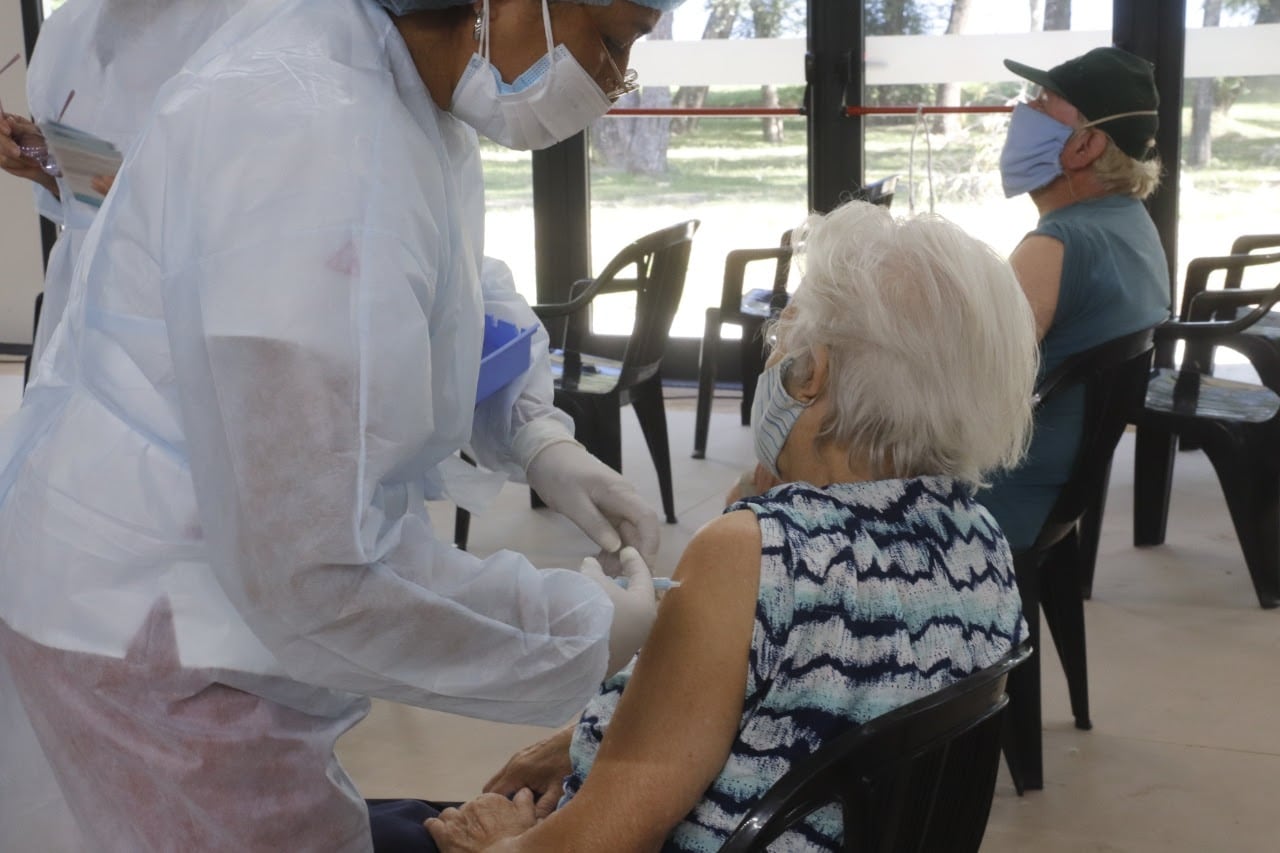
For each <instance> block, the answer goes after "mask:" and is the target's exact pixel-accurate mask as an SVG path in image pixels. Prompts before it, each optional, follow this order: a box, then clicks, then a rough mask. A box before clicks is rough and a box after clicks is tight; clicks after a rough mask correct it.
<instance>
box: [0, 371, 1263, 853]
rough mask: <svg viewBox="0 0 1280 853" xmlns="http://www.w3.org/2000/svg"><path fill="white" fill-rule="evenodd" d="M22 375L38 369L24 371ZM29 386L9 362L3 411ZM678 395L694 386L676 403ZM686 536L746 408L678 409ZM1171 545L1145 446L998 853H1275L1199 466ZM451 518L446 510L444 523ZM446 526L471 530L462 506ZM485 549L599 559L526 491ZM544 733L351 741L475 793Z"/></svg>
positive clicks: (1220, 554) (415, 728) (1051, 676)
mask: <svg viewBox="0 0 1280 853" xmlns="http://www.w3.org/2000/svg"><path fill="white" fill-rule="evenodd" d="M18 375H20V373H19V374H18ZM17 382H18V380H17V379H15V375H14V372H13V370H12V369H11V368H10V367H9V366H8V365H0V417H3V416H4V415H5V414H6V413H7V412H8V411H9V410H10V408H11V407H12V405H13V402H14V401H15V399H16V396H15V395H16V393H17ZM671 393H672V395H673V396H682V397H687V396H688V395H689V394H690V392H688V391H684V390H681V389H677V390H673V391H672V392H671ZM668 420H669V423H670V428H671V433H672V450H673V456H674V462H675V481H676V510H677V514H678V515H679V517H680V523H679V524H678V525H675V526H668V527H666V528H665V530H664V536H665V538H664V542H663V547H662V557H661V559H660V561H659V564H658V565H657V566H656V569H657V571H659V572H660V573H668V572H669V571H670V570H671V568H672V567H673V566H674V565H675V560H676V558H677V557H678V555H679V553H680V551H681V548H682V546H683V544H684V542H685V541H687V539H688V537H689V536H690V535H691V534H692V532H693V531H694V530H695V529H696V528H697V527H698V526H699V525H700V524H702V523H704V522H705V521H707V520H708V519H710V518H711V517H713V516H714V515H716V514H717V513H718V512H719V510H720V506H721V497H722V494H723V492H724V491H725V490H726V488H727V485H728V484H729V482H730V481H731V480H732V479H733V477H734V476H735V475H736V473H737V470H738V467H739V466H740V465H742V464H744V463H745V462H746V461H747V460H749V459H750V458H751V443H750V436H749V434H748V431H747V430H746V429H745V428H742V427H740V426H739V425H738V422H737V414H736V405H735V404H733V403H730V402H728V401H726V402H724V403H723V404H722V405H720V406H719V407H718V410H717V412H716V414H715V417H714V419H713V422H712V437H711V441H710V447H709V456H708V458H707V459H706V460H701V461H697V460H692V459H690V458H689V450H690V448H691V446H692V431H693V412H692V406H691V404H690V403H688V402H686V401H673V402H671V403H669V412H668ZM623 424H624V430H625V432H624V437H625V440H626V450H625V457H624V468H625V470H626V472H627V475H628V476H629V477H631V478H632V479H633V480H634V482H635V483H636V485H637V487H638V488H639V489H640V490H641V492H642V493H643V494H644V495H646V496H647V497H649V498H650V499H651V500H652V501H653V502H654V504H655V505H656V503H657V500H658V497H657V480H656V478H655V476H654V474H653V466H652V464H651V463H650V461H649V458H648V455H647V453H646V451H645V450H644V443H643V441H642V440H641V438H640V435H639V429H638V427H637V426H636V424H635V419H634V417H633V416H632V415H631V414H630V413H624V416H623ZM1177 465H1178V468H1177V478H1176V486H1175V489H1176V492H1175V495H1174V503H1173V513H1172V516H1171V519H1170V535H1169V541H1168V543H1167V544H1166V545H1165V546H1163V547H1160V548H1155V549H1145V550H1136V549H1134V548H1133V547H1131V545H1130V535H1131V525H1130V518H1129V513H1130V509H1131V505H1132V503H1131V502H1132V436H1126V437H1125V438H1124V439H1123V440H1122V443H1121V445H1120V449H1119V452H1118V456H1117V459H1116V462H1115V466H1114V474H1113V477H1112V488H1111V494H1110V498H1109V500H1108V505H1107V517H1106V523H1105V528H1104V531H1103V539H1102V545H1101V550H1100V554H1099V561H1098V576H1097V582H1096V585H1095V592H1094V598H1093V600H1092V601H1091V602H1089V603H1088V605H1087V610H1086V618H1087V621H1088V631H1089V658H1090V660H1089V663H1090V673H1089V679H1090V684H1089V686H1090V698H1091V703H1092V716H1093V722H1094V729H1093V731H1090V732H1080V731H1077V730H1075V729H1074V728H1073V727H1072V725H1071V718H1070V715H1069V711H1068V706H1067V698H1066V688H1065V684H1064V683H1063V681H1062V678H1061V671H1060V670H1059V668H1058V666H1057V663H1056V660H1055V659H1054V658H1053V657H1052V656H1051V655H1050V656H1049V657H1048V659H1047V660H1046V662H1045V667H1044V713H1045V738H1044V740H1045V777H1046V788H1045V790H1044V791H1039V792H1033V793H1030V794H1028V795H1027V796H1025V797H1022V798H1018V797H1016V796H1015V795H1014V793H1013V790H1012V787H1011V785H1010V784H1009V782H1008V780H1007V777H1005V776H1002V777H1001V780H1000V783H999V787H998V788H997V791H996V801H995V806H994V808H993V811H992V816H991V822H990V825H989V827H988V831H987V842H986V844H985V845H984V848H983V849H984V851H992V852H993V853H1004V851H1048V852H1049V853H1057V851H1062V853H1066V851H1073V853H1074V851H1085V850H1088V851H1140V852H1141V853H1145V851H1157V850H1158V851H1162V853H1170V851H1187V853H1192V851H1194V853H1201V851H1258V853H1263V851H1275V850H1280V833H1278V831H1277V822H1276V819H1275V811H1274V809H1275V807H1276V806H1275V800H1276V794H1277V792H1280V737H1278V736H1277V735H1276V728H1274V726H1275V720H1276V719H1277V715H1278V714H1277V709H1280V611H1263V610H1260V609H1259V608H1258V606H1257V602H1256V600H1255V599H1254V596H1253V591H1252V587H1251V586H1250V584H1249V578H1248V574H1247V572H1246V571H1245V568H1244V564H1243V561H1242V559H1241V556H1240V552H1239V549H1238V547H1237V546H1236V542H1235V537H1234V534H1233V532H1232V529H1231V525H1230V522H1229V520H1228V518H1227V514H1226V509H1225V506H1224V504H1223V501H1222V497H1221V494H1220V492H1219V490H1218V486H1217V482H1216V480H1215V478H1214V476H1213V472H1212V470H1211V468H1210V467H1209V465H1208V463H1207V462H1206V461H1205V459H1204V458H1203V456H1202V455H1200V454H1180V455H1179V457H1178V462H1177ZM435 509H436V507H433V512H434V511H435ZM438 509H439V510H440V511H439V512H437V513H435V514H436V522H437V526H438V528H439V530H440V531H441V533H442V535H444V536H451V535H452V524H453V514H452V511H451V508H450V507H448V506H446V505H441V506H440V507H439V508H438ZM471 543H472V550H473V551H476V552H477V553H482V554H483V553H488V552H490V551H493V550H496V549H498V548H503V547H507V548H514V549H519V550H521V551H524V552H525V553H527V554H528V555H529V556H530V557H531V559H533V561H534V562H535V563H537V564H538V565H543V566H552V565H569V566H576V565H577V563H578V561H579V560H580V558H581V557H582V556H584V555H586V554H588V553H590V552H591V551H592V550H593V549H592V547H591V546H590V545H589V544H588V542H587V540H586V539H585V538H584V537H582V536H581V534H579V533H578V532H577V531H576V529H575V528H574V527H573V526H572V525H570V524H569V523H567V522H565V521H564V520H562V519H560V518H558V517H556V516H554V515H553V514H551V513H550V512H549V511H547V510H540V511H532V510H530V509H529V508H528V499H527V491H526V490H525V489H523V488H520V487H516V486H508V487H507V488H506V489H505V490H504V491H503V493H502V495H500V497H499V499H498V501H497V504H496V505H495V507H494V508H493V509H492V510H491V511H490V512H488V513H486V514H484V515H482V516H478V517H476V518H475V519H474V521H473V524H472V539H471ZM540 734H541V732H540V730H538V729H534V728H528V727H519V726H504V725H498V724H492V723H484V722H479V721H475V720H467V719H462V718H458V717H451V716H448V715H444V714H437V713H433V712H429V711H423V710H420V709H415V708H407V707H403V706H393V705H389V704H386V703H375V706H374V710H373V713H372V715H371V716H370V718H369V719H368V720H366V721H365V723H364V724H362V725H361V726H359V727H358V728H357V729H356V730H355V731H354V732H352V733H350V734H349V735H347V736H346V737H345V738H344V739H343V741H342V742H341V743H340V744H339V747H340V754H341V757H342V760H343V763H344V764H345V765H346V766H347V768H348V769H349V771H350V772H351V773H352V775H353V776H354V777H355V779H356V781H357V782H358V783H359V785H360V787H361V788H362V790H363V791H364V792H365V795H366V796H370V797H377V796H382V797H386V796H420V797H429V798H436V799H463V798H466V797H468V796H470V795H472V794H474V793H476V792H477V791H478V790H479V788H480V786H481V785H482V784H483V783H484V781H485V779H487V778H488V776H489V774H490V773H492V772H493V771H495V770H496V769H497V768H498V767H499V766H500V765H501V764H502V762H503V761H504V760H505V759H506V757H507V756H508V755H509V754H510V753H511V752H512V751H514V750H515V749H516V748H518V747H520V746H522V745H524V744H525V743H527V742H529V741H531V740H533V739H535V738H537V737H539V736H540Z"/></svg>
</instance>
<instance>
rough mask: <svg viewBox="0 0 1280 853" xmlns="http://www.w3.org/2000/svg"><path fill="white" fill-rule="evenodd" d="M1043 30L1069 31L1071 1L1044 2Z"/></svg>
mask: <svg viewBox="0 0 1280 853" xmlns="http://www.w3.org/2000/svg"><path fill="white" fill-rule="evenodd" d="M1044 28H1045V30H1046V31H1048V30H1069V29H1071V0H1044Z"/></svg>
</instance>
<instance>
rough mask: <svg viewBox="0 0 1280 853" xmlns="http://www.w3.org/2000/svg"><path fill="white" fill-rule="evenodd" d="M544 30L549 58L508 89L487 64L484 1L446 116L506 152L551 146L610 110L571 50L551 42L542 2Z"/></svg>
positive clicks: (486, 0)
mask: <svg viewBox="0 0 1280 853" xmlns="http://www.w3.org/2000/svg"><path fill="white" fill-rule="evenodd" d="M542 25H543V30H544V32H545V34H546V38H547V53H546V54H545V55H544V56H543V57H542V58H541V59H539V60H538V61H537V62H536V63H534V65H533V67H531V68H530V69H529V70H527V71H525V72H524V73H523V74H521V75H520V76H519V77H518V78H517V79H516V81H515V82H514V83H512V84H511V85H509V86H508V85H507V84H505V83H503V82H502V77H501V75H500V74H499V73H498V69H497V68H494V67H493V64H492V63H490V62H489V0H484V7H483V10H482V12H481V20H480V33H481V37H480V52H479V53H476V54H473V55H472V57H471V60H470V61H469V62H468V63H467V68H466V71H464V72H463V74H462V79H461V80H459V81H458V86H457V88H456V89H454V92H453V102H452V104H451V105H450V107H449V111H450V112H452V113H453V114H454V115H455V116H457V117H458V118H459V119H461V120H462V121H465V122H466V123H467V124H469V125H471V126H472V127H474V128H475V129H476V132H477V133H479V134H481V135H482V136H485V137H487V138H489V139H491V140H493V141H494V142H496V143H498V144H499V145H502V146H505V147H507V148H513V149H517V150H522V151H530V150H535V149H540V148H547V147H550V146H552V145H554V144H556V143H557V142H562V141H563V140H565V139H568V138H569V137H571V136H573V135H574V134H576V133H578V132H580V131H582V130H584V129H585V128H586V127H587V126H588V125H590V124H591V123H592V122H593V121H595V120H596V119H598V118H600V117H601V116H603V115H604V114H605V113H607V112H608V111H609V108H610V107H612V106H613V102H612V101H610V100H609V96H608V95H606V94H605V92H604V90H603V89H601V88H600V85H599V84H598V83H596V81H595V79H594V78H592V76H591V75H590V74H588V73H587V72H586V70H585V69H584V68H583V67H582V65H581V64H579V62H578V60H577V59H575V58H574V56H573V54H572V53H570V52H569V49H568V48H567V47H565V46H564V45H556V44H555V42H554V41H553V40H552V38H551V13H550V10H549V9H548V8H547V0H542Z"/></svg>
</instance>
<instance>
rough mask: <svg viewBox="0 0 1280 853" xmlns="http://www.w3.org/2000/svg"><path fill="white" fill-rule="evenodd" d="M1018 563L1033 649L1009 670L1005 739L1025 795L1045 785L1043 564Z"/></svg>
mask: <svg viewBox="0 0 1280 853" xmlns="http://www.w3.org/2000/svg"><path fill="white" fill-rule="evenodd" d="M1014 564H1015V571H1016V573H1017V578H1018V592H1019V594H1020V595H1021V596H1022V612H1023V615H1024V616H1025V618H1026V620H1027V638H1028V639H1029V640H1030V641H1031V645H1032V651H1031V657H1030V658H1028V659H1027V662H1026V663H1024V664H1023V665H1022V666H1020V667H1018V668H1017V669H1015V670H1014V671H1013V672H1011V673H1009V680H1008V682H1007V683H1006V685H1005V692H1006V693H1008V694H1009V708H1008V710H1007V711H1006V714H1005V723H1004V726H1005V728H1004V732H1003V734H1002V740H1003V747H1004V757H1005V761H1006V762H1007V763H1008V765H1009V775H1010V776H1012V777H1013V787H1014V788H1015V789H1016V790H1017V792H1018V794H1019V795H1021V794H1022V793H1023V792H1024V791H1038V790H1040V789H1041V788H1043V787H1044V756H1043V752H1042V744H1041V714H1040V568H1039V566H1037V565H1035V564H1034V562H1032V561H1025V564H1024V565H1019V564H1018V560H1016V559H1015V561H1014Z"/></svg>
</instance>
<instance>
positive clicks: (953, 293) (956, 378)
mask: <svg viewBox="0 0 1280 853" xmlns="http://www.w3.org/2000/svg"><path fill="white" fill-rule="evenodd" d="M795 239H796V241H797V246H798V252H797V262H798V263H800V264H802V266H803V270H804V277H803V280H802V282H801V284H800V286H799V288H798V289H797V290H796V293H795V296H794V297H793V299H792V300H791V303H790V305H789V306H788V309H787V310H786V311H785V312H784V313H783V315H782V316H781V317H780V318H779V319H778V320H777V322H776V323H774V324H773V327H772V331H773V332H775V333H776V334H777V336H778V345H779V346H780V347H782V349H783V351H784V352H788V353H803V352H804V351H805V350H806V349H807V347H808V346H809V345H810V344H825V345H826V346H827V348H828V349H829V351H830V373H829V379H828V387H827V391H828V393H829V394H830V398H831V400H830V402H831V412H830V414H829V416H828V419H827V422H826V423H825V424H824V425H823V428H822V431H821V433H820V436H821V438H820V440H822V441H828V442H833V443H835V444H836V445H838V446H847V447H848V448H849V454H850V459H851V461H853V462H854V463H855V464H857V463H858V462H860V461H862V460H863V459H867V458H869V459H870V461H871V466H872V469H873V473H874V475H875V476H877V477H915V476H927V475H944V476H950V477H955V478H957V479H959V480H962V481H964V482H967V483H969V484H971V485H973V486H975V487H977V486H980V485H982V483H983V478H984V476H985V475H986V474H987V473H989V472H992V471H994V470H996V469H999V468H1002V467H1011V466H1013V465H1015V464H1017V462H1018V461H1019V460H1020V459H1021V458H1022V456H1023V454H1024V453H1025V452H1026V447H1027V443H1028V441H1029V440H1030V435H1031V406H1032V393H1033V390H1034V384H1035V378H1036V371H1037V368H1038V364H1039V349H1038V346H1037V342H1036V329H1035V320H1034V318H1033V316H1032V313H1031V308H1030V306H1029V305H1028V303H1027V300H1026V298H1025V297H1024V296H1023V293H1022V289H1021V288H1020V287H1019V285H1018V281H1017V279H1016V278H1015V277H1014V275H1013V271H1012V269H1011V268H1010V267H1009V265H1008V263H1006V262H1005V261H1004V260H1003V259H1002V258H1000V257H999V256H998V255H997V254H996V253H995V252H994V251H992V250H991V248H990V247H988V246H987V245H986V244H984V243H982V242H981V241H979V240H977V239H975V238H973V237H971V236H969V235H968V234H966V233H965V232H964V231H963V230H961V229H960V228H959V227H958V226H956V225H954V224H952V223H951V222H948V221H947V220H945V219H942V218H941V217H937V216H919V217H915V218H908V219H901V220H895V219H894V218H893V217H891V216H890V215H889V213H888V211H887V210H885V209H884V208H882V207H875V206H872V205H870V204H867V203H865V202H850V203H848V204H846V205H844V206H842V207H840V208H837V209H836V210H834V211H832V212H831V213H830V214H828V215H826V216H812V217H810V218H809V220H808V221H807V222H806V223H805V224H804V225H803V226H801V228H799V229H797V232H796V235H795ZM801 244H802V245H801ZM795 364H796V370H798V371H800V372H803V371H805V370H806V369H807V368H808V367H809V363H808V360H807V359H806V358H804V357H803V355H802V356H801V358H799V359H798V360H797V362H796V363H795Z"/></svg>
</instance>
